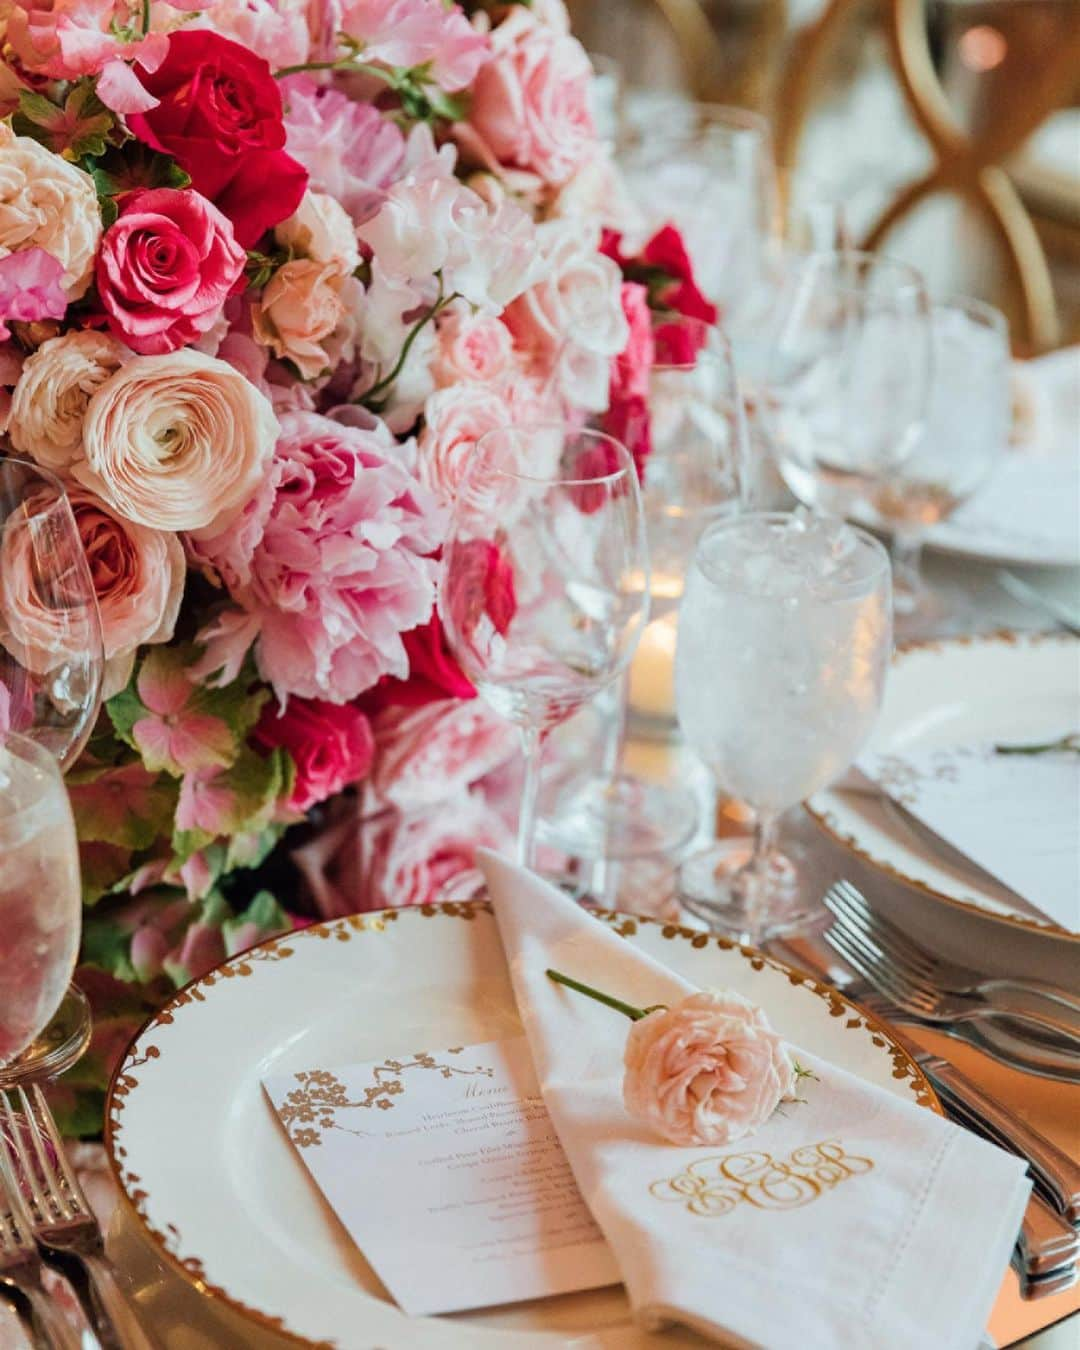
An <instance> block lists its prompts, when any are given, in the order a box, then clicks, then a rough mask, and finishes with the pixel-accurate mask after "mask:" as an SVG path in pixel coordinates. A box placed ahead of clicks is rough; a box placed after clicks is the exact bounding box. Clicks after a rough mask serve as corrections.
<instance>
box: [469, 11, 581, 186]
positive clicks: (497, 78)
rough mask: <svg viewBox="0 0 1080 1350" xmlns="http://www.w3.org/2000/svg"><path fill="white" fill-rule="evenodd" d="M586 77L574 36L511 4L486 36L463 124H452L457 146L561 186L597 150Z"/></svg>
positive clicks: (487, 163) (488, 162) (489, 164)
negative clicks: (485, 57) (486, 56)
mask: <svg viewBox="0 0 1080 1350" xmlns="http://www.w3.org/2000/svg"><path fill="white" fill-rule="evenodd" d="M591 79H592V67H591V65H590V64H589V58H588V57H587V56H586V55H585V50H584V48H583V47H582V46H581V43H580V42H578V41H577V39H576V38H573V37H571V36H570V35H569V34H568V33H560V32H559V31H558V30H557V29H555V28H551V27H548V26H547V25H546V24H543V23H540V22H539V21H538V20H537V19H536V18H535V17H534V16H533V15H532V14H531V13H530V12H529V11H528V10H527V9H525V8H523V7H521V8H516V9H514V10H513V11H512V13H511V14H510V15H509V17H508V18H506V19H504V20H503V22H502V23H500V24H499V25H498V26H497V27H496V28H495V30H494V32H493V33H492V35H491V59H490V61H488V62H487V64H486V65H484V66H483V67H482V68H481V70H480V73H479V75H478V76H477V77H476V82H475V84H474V85H473V88H472V102H471V104H470V109H469V118H468V121H467V122H465V123H463V124H460V126H459V127H458V129H457V133H458V136H459V141H460V144H461V145H462V148H463V149H464V150H465V152H466V153H467V154H468V155H469V156H470V157H471V158H472V159H473V160H474V161H478V162H479V163H480V164H482V165H483V166H484V167H486V168H490V169H493V170H497V169H498V168H499V166H500V165H507V166H510V167H512V168H516V169H526V170H529V171H531V172H533V173H535V174H537V175H538V176H539V177H540V178H541V179H542V180H543V181H544V182H545V183H548V184H551V185H554V186H558V185H560V184H562V183H565V182H566V181H567V180H568V179H570V178H572V177H573V175H574V174H575V173H576V172H577V171H578V169H580V168H581V167H582V166H583V165H584V164H585V163H587V162H588V161H589V159H591V158H592V156H593V155H594V153H595V150H596V143H597V135H596V128H595V127H594V125H593V120H592V114H591V113H590V111H589V82H590V80H591Z"/></svg>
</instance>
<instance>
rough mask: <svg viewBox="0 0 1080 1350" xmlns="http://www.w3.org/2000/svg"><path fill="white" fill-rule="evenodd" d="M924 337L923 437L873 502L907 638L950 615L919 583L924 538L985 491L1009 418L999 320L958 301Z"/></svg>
mask: <svg viewBox="0 0 1080 1350" xmlns="http://www.w3.org/2000/svg"><path fill="white" fill-rule="evenodd" d="M930 339H931V344H932V351H933V374H932V378H931V381H930V394H929V399H928V405H927V412H926V419H925V426H924V429H923V434H922V436H921V437H920V438H919V440H918V441H917V443H916V445H915V448H914V450H913V451H912V453H911V454H910V455H909V456H908V457H907V458H906V459H904V460H903V462H902V463H901V464H900V465H899V467H898V468H897V470H896V472H895V473H894V474H893V475H891V476H890V477H888V478H886V479H885V481H884V482H883V483H882V484H881V487H880V489H879V490H878V492H877V494H876V496H875V497H874V499H873V501H872V503H871V505H872V507H873V511H874V517H873V519H874V523H877V524H882V525H884V526H886V527H888V528H889V529H890V530H891V531H892V548H891V553H892V564H893V582H894V597H893V603H894V607H895V610H896V613H897V614H898V615H902V616H905V621H906V622H905V628H906V631H907V632H908V635H909V636H916V635H925V634H926V633H927V632H928V631H929V630H930V629H931V628H932V627H934V626H935V625H938V626H940V625H941V624H942V623H944V622H947V620H948V617H949V616H948V614H947V613H946V612H945V609H944V606H943V604H942V603H941V601H940V598H939V597H937V596H933V597H931V596H930V595H929V594H928V592H927V590H926V587H925V586H924V584H923V581H922V576H921V571H920V565H919V564H920V557H921V552H922V542H923V536H924V534H925V532H926V530H927V528H928V527H929V526H931V525H936V524H937V522H938V521H940V520H944V519H945V518H946V517H948V516H950V515H951V514H952V513H953V511H955V510H956V508H957V507H958V506H960V505H962V503H963V502H965V501H967V500H968V498H969V497H971V496H972V495H973V494H974V493H975V492H976V491H978V489H979V488H980V487H981V486H982V485H983V483H984V482H985V481H986V479H987V478H988V477H989V475H990V473H991V471H992V470H993V469H994V467H995V466H996V465H997V463H998V462H999V460H1000V459H1001V457H1002V455H1003V454H1004V453H1005V450H1006V447H1007V445H1008V441H1009V424H1010V420H1011V409H1010V397H1009V359H1010V354H1009V327H1008V323H1007V322H1006V320H1005V316H1004V315H1003V314H1002V313H1001V312H1000V311H999V310H996V309H994V308H992V307H991V306H990V305H986V304H983V303H982V302H981V301H979V300H972V299H969V298H968V297H966V296H956V297H953V298H950V299H947V300H943V301H940V302H938V303H935V304H934V305H933V306H932V307H931V311H930ZM954 617H955V616H954Z"/></svg>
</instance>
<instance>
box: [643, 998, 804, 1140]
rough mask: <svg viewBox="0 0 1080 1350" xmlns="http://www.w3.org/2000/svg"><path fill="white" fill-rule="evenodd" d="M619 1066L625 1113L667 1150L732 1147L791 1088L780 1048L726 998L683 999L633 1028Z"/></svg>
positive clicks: (761, 1022)
mask: <svg viewBox="0 0 1080 1350" xmlns="http://www.w3.org/2000/svg"><path fill="white" fill-rule="evenodd" d="M624 1063H625V1065H626V1076H625V1077H624V1079H623V1100H624V1101H625V1103H626V1109H627V1110H628V1111H629V1112H630V1114H631V1115H632V1116H636V1117H637V1118H638V1119H639V1120H643V1121H645V1122H646V1123H647V1124H649V1125H651V1126H652V1127H653V1128H654V1129H655V1130H656V1131H657V1132H658V1133H659V1134H661V1135H663V1136H664V1138H665V1139H668V1140H670V1142H671V1143H673V1144H682V1145H692V1144H709V1145H726V1144H732V1143H734V1142H735V1140H737V1139H741V1138H742V1137H743V1136H744V1135H747V1134H749V1133H750V1132H751V1131H752V1130H755V1129H757V1127H758V1126H759V1125H763V1124H764V1123H765V1121H766V1120H768V1119H769V1117H770V1116H771V1115H772V1113H773V1112H774V1111H775V1110H776V1108H777V1106H778V1105H779V1104H780V1102H781V1101H782V1100H783V1099H784V1098H785V1097H790V1096H792V1095H793V1094H794V1088H795V1069H794V1066H793V1064H792V1061H791V1057H790V1055H789V1053H788V1050H787V1047H786V1046H785V1044H784V1041H783V1040H782V1039H781V1037H780V1036H778V1035H777V1033H776V1032H775V1031H773V1029H772V1027H771V1026H770V1025H769V1022H768V1019H767V1018H766V1016H765V1014H764V1012H762V1010H761V1009H760V1008H758V1007H755V1005H754V1004H753V1003H751V1002H750V1001H749V1000H748V999H745V998H743V997H742V996H741V995H739V994H735V993H729V992H715V993H712V992H708V991H703V992H702V993H699V994H691V995H690V996H689V997H688V998H684V999H683V1000H681V1002H679V1003H676V1004H675V1005H674V1007H672V1008H668V1009H665V1010H663V1011H657V1012H650V1013H648V1014H647V1016H645V1017H642V1018H641V1019H640V1020H638V1021H636V1022H634V1024H633V1025H632V1026H631V1028H630V1034H629V1036H628V1037H627V1038H626V1052H625V1055H624Z"/></svg>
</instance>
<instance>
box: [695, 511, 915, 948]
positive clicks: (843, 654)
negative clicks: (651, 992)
mask: <svg viewBox="0 0 1080 1350" xmlns="http://www.w3.org/2000/svg"><path fill="white" fill-rule="evenodd" d="M891 650H892V604H891V585H890V572H889V559H888V555H887V553H886V551H885V549H884V547H883V546H882V545H881V544H880V543H878V541H877V540H876V539H874V538H873V537H872V536H870V535H869V534H866V533H865V532H864V531H862V530H859V529H856V528H855V527H853V526H849V525H845V524H844V523H843V522H842V521H837V520H830V519H828V518H827V517H815V516H812V515H809V514H807V513H805V512H795V513H793V514H787V513H783V512H773V513H769V512H760V513H757V512H756V513H750V514H747V515H743V516H738V517H736V518H735V519H733V520H730V521H720V522H718V523H717V524H715V525H712V526H710V528H709V529H708V530H706V532H705V534H704V535H703V536H702V538H701V542H700V544H699V545H698V549H697V553H696V554H695V556H694V562H693V566H692V567H691V569H690V574H689V576H688V577H687V581H686V592H685V595H684V597H683V603H682V609H681V611H680V615H679V642H678V649H677V652H676V658H675V690H676V702H677V706H678V714H679V723H680V725H681V727H682V729H683V734H684V735H685V737H686V739H687V741H688V743H689V744H690V745H691V746H693V747H694V749H695V751H696V752H697V753H698V755H700V757H701V758H702V759H703V760H704V762H705V764H706V765H707V766H708V768H709V769H710V770H711V771H712V773H713V774H714V776H715V778H716V780H717V784H718V786H719V787H720V788H721V790H722V791H724V792H725V793H728V794H730V795H731V796H733V797H735V798H737V799H738V800H739V801H741V802H744V803H745V804H746V805H747V806H749V807H751V808H752V810H753V811H754V813H755V817H756V824H755V834H754V841H753V847H752V849H750V850H749V853H748V852H747V849H746V847H745V844H741V843H739V842H738V841H736V842H735V843H734V844H733V843H731V842H721V843H719V844H717V845H714V846H713V847H712V848H711V849H708V850H706V851H705V852H703V853H701V854H698V855H696V856H695V857H693V858H691V859H690V860H688V862H687V863H685V864H684V866H683V869H682V872H681V874H680V898H681V899H682V901H683V903H684V904H685V905H686V907H687V908H688V909H690V910H691V912H693V913H695V914H697V915H698V916H699V917H701V918H703V919H704V920H706V922H707V923H708V924H709V925H710V927H713V928H717V929H720V930H722V931H724V932H726V933H728V934H730V935H733V936H734V937H736V938H737V939H738V940H739V941H742V942H749V943H752V944H754V945H758V944H760V942H761V941H762V940H763V939H764V938H766V937H768V936H769V935H770V934H771V933H773V932H776V931H778V930H781V929H784V928H788V927H790V926H792V925H794V924H796V923H797V922H798V921H799V920H800V919H801V918H802V917H803V916H804V914H805V904H804V902H803V901H802V900H801V898H800V895H799V888H798V877H797V874H796V872H795V869H794V865H793V864H792V863H791V862H790V861H789V860H787V859H786V858H785V857H784V856H783V855H782V854H780V853H779V852H778V850H777V849H776V831H777V823H778V821H779V818H780V816H781V814H782V813H783V812H784V811H785V810H787V809H788V808H789V807H791V806H794V805H795V804H796V803H797V802H800V801H802V800H803V799H804V798H806V797H809V796H810V795H811V794H812V793H814V792H817V791H818V790H819V789H820V788H822V787H824V786H825V785H826V784H828V783H829V782H831V781H832V780H833V779H834V778H836V777H838V776H839V775H840V774H841V773H843V772H844V770H845V769H847V768H848V766H849V765H850V764H851V763H852V761H853V760H854V759H855V757H856V755H857V754H858V752H859V750H860V748H861V747H862V745H863V744H864V743H865V741H866V739H867V737H868V736H869V734H870V731H871V729H872V728H873V725H874V722H875V720H876V718H877V715H878V710H879V708H880V705H881V697H882V693H883V690H884V684H885V671H886V667H887V665H888V661H889V657H890V654H891Z"/></svg>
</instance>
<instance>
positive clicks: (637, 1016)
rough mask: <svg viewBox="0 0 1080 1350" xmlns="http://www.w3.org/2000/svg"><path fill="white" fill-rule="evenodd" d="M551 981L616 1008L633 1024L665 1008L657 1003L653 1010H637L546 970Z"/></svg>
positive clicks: (588, 986)
mask: <svg viewBox="0 0 1080 1350" xmlns="http://www.w3.org/2000/svg"><path fill="white" fill-rule="evenodd" d="M544 974H545V975H547V977H548V979H549V980H554V981H555V983H556V984H565V985H566V987H567V988H568V989H576V990H577V992H578V993H579V994H584V995H585V997H586V998H593V999H595V1000H596V1001H597V1003H603V1004H605V1005H606V1006H607V1007H609V1008H614V1009H615V1011H616V1012H621V1013H622V1014H623V1016H624V1017H629V1019H630V1021H631V1022H640V1021H641V1019H642V1018H643V1017H648V1015H649V1013H651V1012H659V1011H660V1010H661V1009H662V1008H663V1006H664V1005H663V1004H662V1003H656V1004H654V1005H653V1006H652V1007H651V1008H635V1007H634V1005H633V1004H632V1003H624V1002H623V1001H622V999H621V998H612V996H611V995H610V994H602V993H601V992H600V990H599V989H594V988H593V987H592V985H589V984H581V983H580V981H578V980H572V979H571V978H570V976H569V975H563V974H562V973H561V971H558V970H550V969H549V970H546V971H545V972H544Z"/></svg>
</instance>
